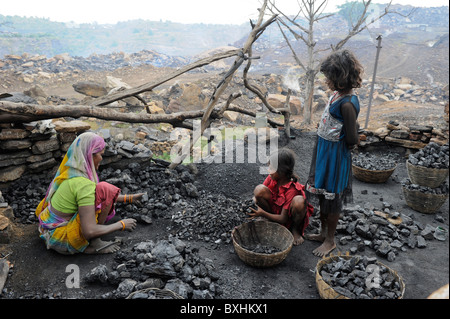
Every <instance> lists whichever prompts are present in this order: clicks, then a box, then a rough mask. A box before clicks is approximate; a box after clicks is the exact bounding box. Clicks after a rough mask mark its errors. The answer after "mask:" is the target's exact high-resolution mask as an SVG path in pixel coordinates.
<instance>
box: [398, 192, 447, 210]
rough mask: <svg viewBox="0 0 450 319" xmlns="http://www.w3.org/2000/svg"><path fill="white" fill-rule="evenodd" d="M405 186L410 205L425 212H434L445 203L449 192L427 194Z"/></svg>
mask: <svg viewBox="0 0 450 319" xmlns="http://www.w3.org/2000/svg"><path fill="white" fill-rule="evenodd" d="M402 188H403V195H404V196H405V201H406V204H408V206H409V207H411V208H412V209H414V210H415V211H418V212H420V213H424V214H432V213H434V212H435V211H437V210H438V209H439V208H441V206H442V205H443V204H444V203H445V200H446V199H447V197H448V194H426V193H422V192H421V191H418V190H410V189H408V188H406V187H404V186H403V187H402Z"/></svg>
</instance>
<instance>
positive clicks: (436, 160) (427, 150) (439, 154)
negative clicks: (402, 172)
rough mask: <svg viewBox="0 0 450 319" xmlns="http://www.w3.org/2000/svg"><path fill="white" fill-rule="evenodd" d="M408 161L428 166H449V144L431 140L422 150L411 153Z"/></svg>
mask: <svg viewBox="0 0 450 319" xmlns="http://www.w3.org/2000/svg"><path fill="white" fill-rule="evenodd" d="M408 161H409V162H410V163H411V164H412V165H419V166H423V167H427V168H449V145H448V144H445V145H439V144H437V143H434V142H430V143H428V144H427V146H425V147H424V148H422V149H421V150H419V151H417V152H416V153H414V154H411V155H409V157H408Z"/></svg>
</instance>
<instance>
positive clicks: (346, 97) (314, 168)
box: [306, 50, 363, 257]
mask: <svg viewBox="0 0 450 319" xmlns="http://www.w3.org/2000/svg"><path fill="white" fill-rule="evenodd" d="M320 71H321V72H322V73H323V74H324V75H325V77H326V84H327V85H328V87H329V88H330V90H332V91H334V93H333V95H332V96H331V97H330V100H329V102H328V104H327V106H326V107H325V110H324V112H323V114H322V118H321V120H320V123H319V127H318V130H317V142H316V146H315V149H314V152H313V158H312V162H311V169H310V174H309V178H308V181H307V183H306V190H307V196H308V199H310V200H313V199H314V197H315V196H312V195H317V197H318V200H319V207H320V221H321V230H320V233H319V234H315V235H308V236H307V238H308V239H311V240H317V241H320V242H322V245H321V246H319V247H318V248H316V249H315V250H314V251H313V254H314V255H316V256H319V257H321V256H324V255H326V254H328V253H329V252H331V251H332V250H333V249H334V248H335V247H336V244H335V242H334V233H335V231H336V227H337V224H338V221H339V216H340V213H341V210H342V205H343V203H347V202H350V201H351V200H352V187H351V186H352V185H351V184H352V183H351V177H352V171H351V165H352V159H351V150H352V149H353V148H354V147H355V145H357V144H358V141H359V136H358V123H357V118H358V114H359V100H358V97H357V96H356V95H355V94H354V93H353V88H359V87H361V83H362V78H361V76H362V73H363V67H362V66H361V64H360V63H359V61H358V60H357V59H356V58H355V56H354V55H353V54H352V53H351V52H350V51H348V50H343V51H337V52H334V53H332V54H331V55H329V56H328V57H327V58H326V59H325V60H324V61H323V62H322V64H321V67H320Z"/></svg>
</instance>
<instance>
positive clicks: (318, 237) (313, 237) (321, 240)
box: [305, 234, 325, 243]
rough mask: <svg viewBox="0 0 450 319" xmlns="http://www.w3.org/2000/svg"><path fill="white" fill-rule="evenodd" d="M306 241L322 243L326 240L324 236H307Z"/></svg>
mask: <svg viewBox="0 0 450 319" xmlns="http://www.w3.org/2000/svg"><path fill="white" fill-rule="evenodd" d="M305 237H306V239H308V240H314V241H320V242H321V243H322V242H323V241H324V240H325V236H324V235H322V234H307V235H306V236H305Z"/></svg>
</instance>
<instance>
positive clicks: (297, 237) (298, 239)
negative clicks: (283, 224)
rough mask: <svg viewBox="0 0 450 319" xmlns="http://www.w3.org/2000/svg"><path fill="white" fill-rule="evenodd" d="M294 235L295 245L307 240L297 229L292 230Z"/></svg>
mask: <svg viewBox="0 0 450 319" xmlns="http://www.w3.org/2000/svg"><path fill="white" fill-rule="evenodd" d="M292 235H294V246H299V245H301V244H303V242H304V241H305V239H304V238H303V236H302V235H301V234H300V233H299V232H298V231H297V230H295V229H293V230H292Z"/></svg>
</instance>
